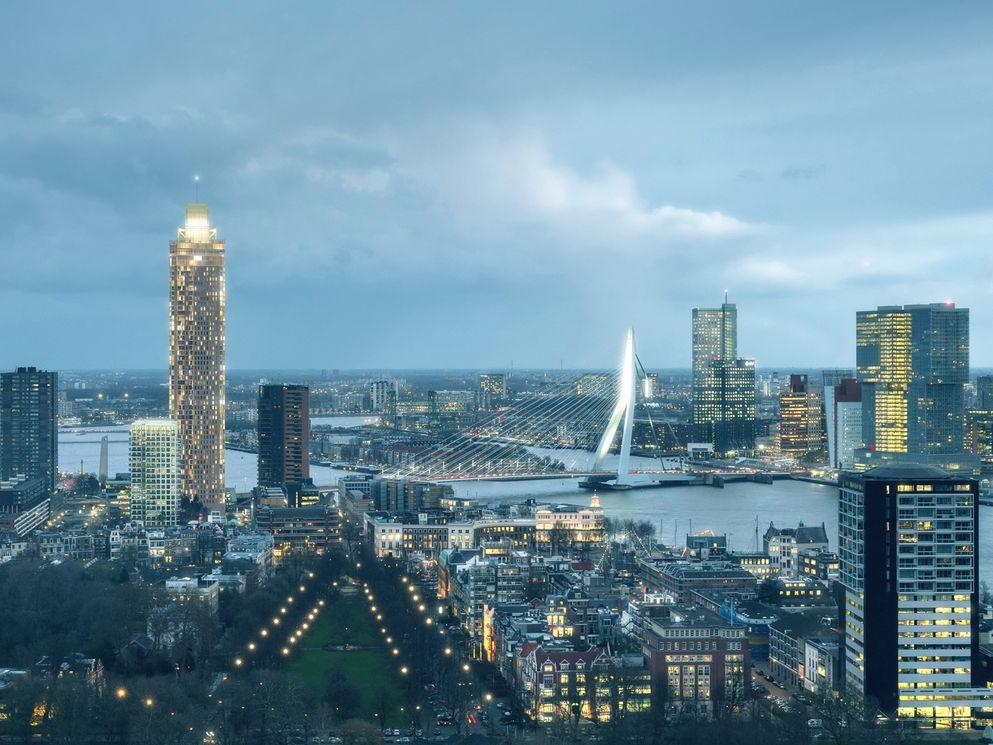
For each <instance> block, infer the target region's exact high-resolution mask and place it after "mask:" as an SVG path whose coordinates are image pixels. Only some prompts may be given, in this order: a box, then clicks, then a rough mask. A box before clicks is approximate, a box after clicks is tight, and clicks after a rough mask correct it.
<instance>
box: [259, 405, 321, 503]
mask: <svg viewBox="0 0 993 745" xmlns="http://www.w3.org/2000/svg"><path fill="white" fill-rule="evenodd" d="M258 426H259V486H287V485H297V484H302V483H303V482H304V481H306V480H307V479H309V478H310V389H309V388H307V386H305V385H263V386H260V387H259V425H258Z"/></svg>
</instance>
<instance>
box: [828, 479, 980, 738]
mask: <svg viewBox="0 0 993 745" xmlns="http://www.w3.org/2000/svg"><path fill="white" fill-rule="evenodd" d="M978 505H979V487H978V483H977V482H976V481H975V480H972V479H968V478H960V477H953V476H949V475H948V473H946V472H944V471H942V470H940V469H938V468H934V467H933V466H926V465H914V464H897V465H884V466H878V467H876V468H872V469H870V470H868V471H865V472H863V473H855V472H851V471H849V472H846V473H844V474H843V475H842V478H841V482H840V487H839V503H838V532H839V537H838V546H839V554H840V558H841V584H842V585H843V587H844V591H845V599H844V615H845V618H844V624H843V626H844V628H845V650H844V659H843V661H842V663H843V667H844V675H845V680H846V687H845V689H846V694H845V695H846V697H847V698H848V699H849V700H850V701H852V702H854V703H859V702H863V703H867V702H869V701H874V702H875V703H876V704H877V705H878V706H879V707H880V709H881V710H882V711H883V712H884V713H887V714H890V715H894V714H895V715H897V716H898V717H899V718H900V719H901V720H906V721H908V722H912V723H915V724H917V725H919V726H925V727H937V728H949V727H961V728H968V727H969V726H970V725H971V723H972V722H973V721H974V719H973V717H974V714H975V713H976V710H977V709H981V708H986V707H990V706H991V705H993V689H989V688H986V687H985V682H984V680H983V678H984V675H983V673H982V671H981V669H980V666H979V613H978V607H979V597H978V583H979V551H978V549H979V546H978V541H977V536H978V535H979V506H978ZM866 713H867V714H869V715H872V714H874V713H875V712H866Z"/></svg>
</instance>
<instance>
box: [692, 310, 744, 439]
mask: <svg viewBox="0 0 993 745" xmlns="http://www.w3.org/2000/svg"><path fill="white" fill-rule="evenodd" d="M692 330H693V391H692V393H693V409H692V421H693V427H694V430H695V436H696V437H697V438H699V439H700V440H701V441H704V442H712V443H714V449H715V450H716V451H717V452H718V453H722V454H726V453H731V452H740V451H748V450H751V449H753V448H754V447H755V360H749V359H740V358H739V357H738V306H737V305H735V304H734V303H729V302H727V295H725V297H724V303H723V304H722V305H721V307H720V308H694V309H693V326H692Z"/></svg>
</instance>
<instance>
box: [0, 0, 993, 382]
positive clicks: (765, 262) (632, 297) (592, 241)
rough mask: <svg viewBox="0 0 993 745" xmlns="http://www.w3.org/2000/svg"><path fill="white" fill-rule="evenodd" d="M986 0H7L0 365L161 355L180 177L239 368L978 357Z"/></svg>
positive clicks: (990, 60) (989, 306)
mask: <svg viewBox="0 0 993 745" xmlns="http://www.w3.org/2000/svg"><path fill="white" fill-rule="evenodd" d="M991 38H993V4H990V3H988V2H973V3H959V2H947V3H932V2H928V3H913V2H899V3H883V2H879V3H862V2H858V3H855V2H852V3H844V2H831V3H811V2H802V3H798V2H795V0H789V1H787V2H782V3H767V2H755V1H754V0H752V1H750V2H740V1H738V0H735V1H733V2H727V3H706V2H696V3H671V4H663V3H661V2H646V3H616V2H603V3H599V4H584V3H578V2H575V0H569V1H568V2H562V3H547V2H542V3H533V2H527V3H524V2H521V3H514V2H511V3H505V2H492V3H484V2H458V3H451V4H443V3H427V2H417V3H413V2H411V3H397V2H390V3H384V4H376V3H372V2H361V3H359V2H350V3H330V2H323V1H322V2H314V3H303V2H297V3H292V2H286V3H258V4H256V3H248V2H232V3H221V2H210V3H204V2H196V3H183V2H175V1H174V0H172V1H170V2H160V3H133V2H122V3H119V4H111V3H100V2H92V3H89V2H88V3H83V2H79V3H68V2H61V3H54V2H53V3H46V2H20V3H7V4H6V5H5V6H4V10H3V11H2V17H0V256H2V271H0V288H2V289H0V314H2V318H3V319H4V323H3V325H2V328H3V332H2V335H0V364H2V365H3V366H4V367H10V366H13V365H16V364H39V365H44V366H49V367H52V368H89V367H142V368H149V367H164V366H165V364H166V346H167V326H166V323H167V255H168V242H169V240H170V239H171V238H174V237H175V230H176V227H177V225H178V224H179V223H180V221H181V219H182V214H183V208H184V204H185V202H186V201H189V200H190V199H192V195H193V185H192V178H193V175H194V174H200V176H201V184H202V186H201V195H202V196H203V198H204V199H205V200H206V201H207V202H208V203H209V204H210V208H211V213H212V217H213V219H214V222H215V224H216V225H217V227H218V229H219V234H220V236H221V237H222V238H224V239H225V240H226V241H227V247H228V309H229V313H228V364H229V367H231V368H245V367H252V368H259V367H273V368H279V367H281V368H305V367H310V368H334V367H338V368H357V367H398V368H399V367H405V368H410V367H435V368H436V367H503V366H508V365H509V364H510V362H511V360H513V361H514V362H515V364H516V365H517V366H518V367H524V366H558V365H559V362H560V360H562V361H563V363H564V364H565V366H566V367H581V366H612V365H613V364H614V362H615V361H616V360H617V358H618V357H619V352H620V345H621V342H622V336H623V330H624V327H625V326H626V325H627V324H630V323H634V324H635V326H636V328H637V332H638V336H639V347H640V349H639V351H640V356H641V358H642V360H643V361H644V363H645V364H646V365H647V366H649V367H668V366H684V365H688V364H689V354H690V353H689V325H690V323H689V321H690V308H691V307H693V306H694V305H699V306H708V305H713V304H716V303H719V302H720V299H721V296H722V293H723V291H724V289H725V288H727V289H728V290H730V293H731V298H732V300H734V301H736V302H737V303H738V305H739V327H740V344H739V349H740V352H741V354H743V355H746V356H750V357H755V358H756V359H757V360H758V363H759V365H760V366H762V367H767V366H779V367H783V368H787V367H789V366H790V365H797V366H817V365H824V366H833V365H842V364H852V362H853V361H854V316H855V311H856V310H858V309H864V308H867V307H873V306H876V305H880V304H897V303H901V304H902V303H915V302H933V301H943V300H946V299H948V298H953V299H954V300H955V301H956V302H957V303H958V304H960V305H965V306H967V307H969V308H971V311H972V352H973V353H972V362H973V365H974V366H984V365H993V348H991V346H993V345H991V342H993V303H991V298H990V290H991V283H993V272H991V270H993V266H991V265H993V251H991V248H993V245H991V243H993V241H991V236H993V204H991V183H993V126H991V125H993V85H991V82H990V75H991V70H993V44H990V39H991Z"/></svg>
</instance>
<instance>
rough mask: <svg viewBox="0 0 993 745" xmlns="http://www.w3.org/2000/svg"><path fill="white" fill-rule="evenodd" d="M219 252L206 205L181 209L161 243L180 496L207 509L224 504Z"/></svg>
mask: <svg viewBox="0 0 993 745" xmlns="http://www.w3.org/2000/svg"><path fill="white" fill-rule="evenodd" d="M224 252H225V249H224V241H219V240H217V229H216V228H214V227H212V226H211V224H210V214H209V212H208V211H207V205H206V204H203V203H202V202H192V203H190V204H188V205H187V206H186V220H185V222H184V224H183V225H182V227H180V228H179V230H178V234H177V237H176V240H174V241H171V242H170V243H169V414H170V417H171V418H172V419H174V420H176V422H177V423H178V425H179V447H180V477H179V490H180V493H181V495H182V496H184V497H186V498H188V499H191V500H198V501H200V502H201V503H202V504H203V505H204V506H206V507H207V508H213V509H218V508H220V507H221V505H222V504H223V501H224V395H225V394H224V381H225V365H224V305H225V288H224V281H225V280H224Z"/></svg>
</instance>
